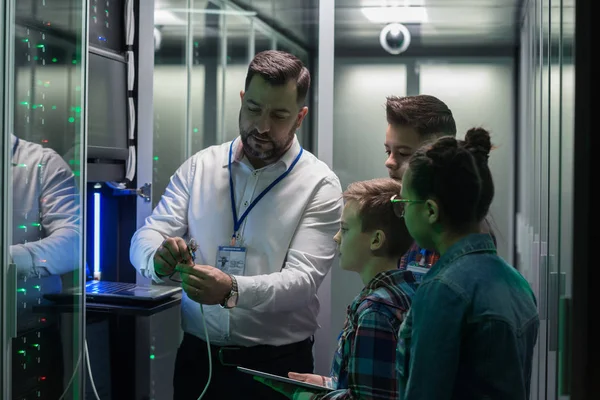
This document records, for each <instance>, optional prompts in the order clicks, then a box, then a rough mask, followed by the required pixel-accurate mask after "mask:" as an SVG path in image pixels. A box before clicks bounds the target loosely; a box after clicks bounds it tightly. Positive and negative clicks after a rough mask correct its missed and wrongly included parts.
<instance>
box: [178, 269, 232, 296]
mask: <svg viewBox="0 0 600 400" xmlns="http://www.w3.org/2000/svg"><path fill="white" fill-rule="evenodd" d="M190 264H191V263H188V264H178V265H177V268H175V270H176V271H177V272H179V274H180V276H181V281H182V283H181V287H182V289H183V290H184V291H185V293H186V294H187V295H188V297H189V298H190V299H192V300H194V301H195V302H197V303H200V304H208V305H212V304H222V303H223V301H224V300H225V297H227V295H229V293H230V292H231V289H232V286H233V282H232V281H231V277H230V276H229V275H227V274H226V273H224V272H223V271H221V270H220V269H218V268H215V267H211V266H210V265H198V264H196V265H190Z"/></svg>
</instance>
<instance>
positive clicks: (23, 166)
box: [17, 164, 27, 168]
mask: <svg viewBox="0 0 600 400" xmlns="http://www.w3.org/2000/svg"><path fill="white" fill-rule="evenodd" d="M17 167H21V168H27V164H17Z"/></svg>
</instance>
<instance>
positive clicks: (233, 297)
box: [221, 275, 238, 308]
mask: <svg viewBox="0 0 600 400" xmlns="http://www.w3.org/2000/svg"><path fill="white" fill-rule="evenodd" d="M229 277H230V278H231V290H230V291H229V293H227V296H225V299H224V300H223V302H222V303H221V307H223V308H233V307H235V306H236V305H237V299H238V285H237V280H236V279H235V276H233V275H229Z"/></svg>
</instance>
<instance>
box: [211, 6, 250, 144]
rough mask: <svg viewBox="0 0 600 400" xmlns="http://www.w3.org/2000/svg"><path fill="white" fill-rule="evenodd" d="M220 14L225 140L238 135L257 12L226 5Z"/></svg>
mask: <svg viewBox="0 0 600 400" xmlns="http://www.w3.org/2000/svg"><path fill="white" fill-rule="evenodd" d="M224 11H225V12H224V13H223V14H222V16H221V21H222V22H223V26H222V30H221V31H222V32H223V33H224V34H223V36H222V38H221V40H222V42H221V51H222V53H221V68H220V69H219V81H221V82H222V85H221V91H220V92H219V94H218V98H219V106H220V108H219V116H220V118H221V120H220V124H219V133H220V135H219V140H218V141H217V142H216V143H214V144H217V143H222V142H226V141H229V140H233V139H235V138H236V137H237V136H238V135H239V133H240V132H239V126H238V125H239V124H238V119H239V112H240V104H241V98H240V91H241V90H244V81H245V79H246V72H247V70H248V64H249V62H250V59H249V57H248V56H249V49H250V46H249V40H248V38H251V37H252V32H253V30H254V28H253V24H252V18H253V17H254V15H255V13H254V12H247V11H239V10H235V9H233V8H230V7H227V6H225V10H224Z"/></svg>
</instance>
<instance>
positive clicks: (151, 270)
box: [142, 249, 165, 283]
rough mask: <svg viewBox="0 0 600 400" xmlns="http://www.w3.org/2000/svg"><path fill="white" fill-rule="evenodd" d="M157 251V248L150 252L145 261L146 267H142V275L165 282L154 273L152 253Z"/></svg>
mask: <svg viewBox="0 0 600 400" xmlns="http://www.w3.org/2000/svg"><path fill="white" fill-rule="evenodd" d="M157 251H158V249H156V250H154V251H153V252H152V253H150V257H148V261H147V262H146V268H145V269H144V271H143V273H142V275H144V276H145V277H146V278H150V279H152V280H153V281H154V282H156V283H165V281H164V280H162V279H161V278H160V277H159V276H158V275H156V271H154V255H155V254H156V252H157Z"/></svg>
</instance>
